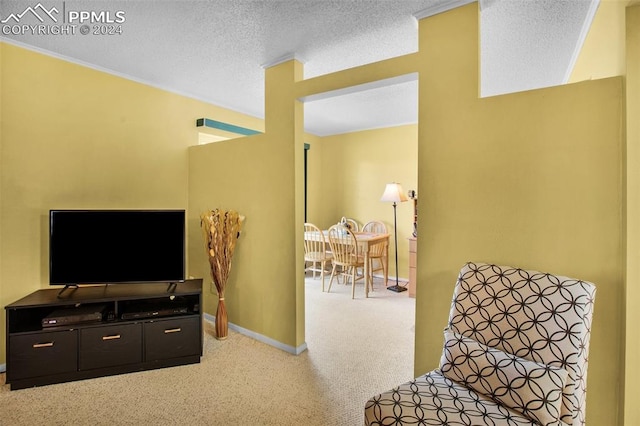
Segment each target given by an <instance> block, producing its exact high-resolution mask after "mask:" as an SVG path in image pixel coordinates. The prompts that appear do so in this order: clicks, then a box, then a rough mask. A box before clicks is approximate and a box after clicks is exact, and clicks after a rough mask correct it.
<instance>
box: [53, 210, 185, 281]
mask: <svg viewBox="0 0 640 426" xmlns="http://www.w3.org/2000/svg"><path fill="white" fill-rule="evenodd" d="M184 276H185V212H184V210H51V211H50V212H49V283H50V284H51V285H65V286H77V285H82V284H113V283H145V282H169V283H174V282H179V281H183V280H184ZM65 288H66V287H65Z"/></svg>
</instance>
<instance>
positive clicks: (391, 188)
mask: <svg viewBox="0 0 640 426" xmlns="http://www.w3.org/2000/svg"><path fill="white" fill-rule="evenodd" d="M380 201H389V202H394V203H401V202H403V201H409V199H408V198H407V196H406V195H405V194H404V190H403V189H402V185H400V184H399V183H395V182H394V183H388V184H387V186H386V187H385V188H384V193H383V194H382V197H381V198H380Z"/></svg>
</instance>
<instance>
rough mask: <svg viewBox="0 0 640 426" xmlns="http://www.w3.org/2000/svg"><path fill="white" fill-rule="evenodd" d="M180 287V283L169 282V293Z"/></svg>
mask: <svg viewBox="0 0 640 426" xmlns="http://www.w3.org/2000/svg"><path fill="white" fill-rule="evenodd" d="M177 287H178V283H177V282H175V283H169V286H168V287H167V293H175V291H176V288H177Z"/></svg>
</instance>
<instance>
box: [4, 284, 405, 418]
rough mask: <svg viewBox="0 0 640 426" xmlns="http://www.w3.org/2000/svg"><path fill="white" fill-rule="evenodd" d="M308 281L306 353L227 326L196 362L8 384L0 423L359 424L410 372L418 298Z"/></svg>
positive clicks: (379, 286) (210, 340) (208, 336)
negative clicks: (373, 402) (374, 400)
mask: <svg viewBox="0 0 640 426" xmlns="http://www.w3.org/2000/svg"><path fill="white" fill-rule="evenodd" d="M376 282H377V284H376V291H374V292H373V293H372V294H371V297H370V298H369V299H365V298H364V295H363V288H362V284H359V285H358V287H357V289H356V299H355V300H352V299H351V289H350V286H345V285H342V284H338V285H336V284H335V283H334V285H333V287H332V289H331V293H322V292H321V290H320V281H319V279H316V280H312V279H310V278H308V279H307V280H306V302H307V303H306V318H307V327H306V341H307V345H308V350H307V351H305V352H304V353H302V354H301V355H298V356H295V355H290V354H288V353H286V352H283V351H281V350H279V349H276V348H274V347H272V346H269V345H267V344H264V343H261V342H258V341H256V340H254V339H252V338H249V337H246V336H244V335H241V334H238V333H235V332H233V331H230V336H229V338H228V339H227V340H225V341H218V340H216V339H214V338H213V337H211V335H212V333H211V328H212V327H211V326H210V325H209V324H208V323H207V324H208V327H207V332H206V333H205V343H204V356H203V357H202V362H201V363H200V364H195V365H188V366H180V367H173V368H167V369H160V370H154V371H145V372H140V373H132V374H125V375H119V376H112V377H103V378H98V379H91V380H83V381H78V382H71V383H63V384H57V385H50V386H42V387H38V388H31V389H23V390H18V391H10V390H9V386H8V385H5V384H4V376H5V375H4V374H2V375H0V380H1V383H0V384H1V385H2V386H0V425H74V426H75V425H150V424H154V425H354V426H355V425H362V424H363V409H364V403H365V401H366V400H367V399H368V398H369V397H371V396H373V395H374V394H376V393H379V392H382V391H384V390H387V389H389V388H391V387H393V386H395V385H397V384H400V383H402V382H404V381H407V380H409V379H411V378H412V377H413V347H414V342H413V340H414V317H415V314H414V313H415V300H414V299H411V298H409V297H407V293H406V292H404V293H399V294H398V293H393V292H391V291H388V290H384V288H383V286H382V284H381V283H380V282H378V280H376Z"/></svg>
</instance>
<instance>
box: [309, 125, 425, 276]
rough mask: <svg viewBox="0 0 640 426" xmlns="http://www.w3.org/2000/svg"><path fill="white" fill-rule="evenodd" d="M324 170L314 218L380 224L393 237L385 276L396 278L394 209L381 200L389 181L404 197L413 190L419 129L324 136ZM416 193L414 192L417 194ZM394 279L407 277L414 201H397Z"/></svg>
mask: <svg viewBox="0 0 640 426" xmlns="http://www.w3.org/2000/svg"><path fill="white" fill-rule="evenodd" d="M321 143H322V170H323V171H324V175H323V182H322V189H321V192H320V194H321V197H322V198H323V199H324V200H326V202H324V203H322V206H321V210H320V211H319V215H318V217H317V221H318V222H319V224H320V226H321V227H324V228H328V227H329V226H331V225H333V224H335V223H337V222H338V221H339V220H340V218H341V217H342V216H347V217H351V218H354V219H356V220H357V221H358V222H359V223H360V225H361V226H362V225H364V224H365V223H366V222H368V221H370V220H380V221H382V222H384V223H385V225H387V229H388V230H389V232H390V233H391V234H392V236H391V240H390V246H389V253H390V256H391V257H390V261H389V275H391V276H395V274H396V272H395V269H396V268H395V262H394V260H393V259H394V237H393V206H392V204H391V203H383V202H381V201H380V197H381V196H382V193H383V191H384V188H385V185H386V184H387V183H389V182H400V183H401V184H402V187H403V189H404V190H405V193H406V192H407V191H408V190H410V189H413V190H417V189H418V188H417V180H418V161H417V155H418V127H417V126H416V125H410V126H399V127H390V128H386V129H377V130H368V131H363V132H354V133H346V134H342V135H336V136H329V137H324V138H322V141H321ZM419 194H420V192H419V191H418V195H419ZM396 209H397V215H398V269H399V271H400V273H399V275H398V277H399V278H400V279H404V280H407V279H408V277H409V243H408V241H407V238H409V237H410V236H411V233H412V232H413V202H412V201H409V202H405V203H399V204H398V206H397V207H396Z"/></svg>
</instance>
